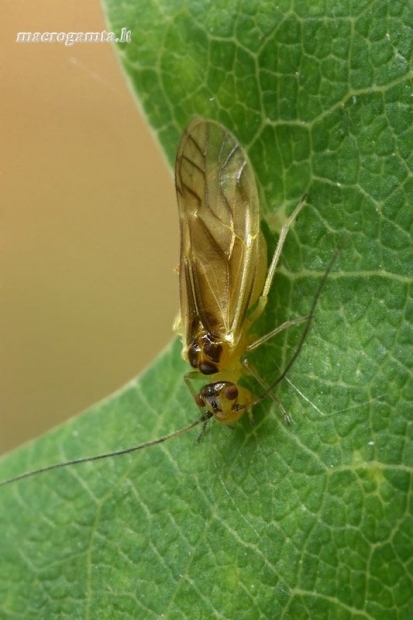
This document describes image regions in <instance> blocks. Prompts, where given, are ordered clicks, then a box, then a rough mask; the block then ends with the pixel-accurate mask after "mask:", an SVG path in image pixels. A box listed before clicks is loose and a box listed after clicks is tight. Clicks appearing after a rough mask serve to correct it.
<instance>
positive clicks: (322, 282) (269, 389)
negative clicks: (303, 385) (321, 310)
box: [251, 239, 347, 407]
mask: <svg viewBox="0 0 413 620" xmlns="http://www.w3.org/2000/svg"><path fill="white" fill-rule="evenodd" d="M346 243H347V239H344V241H343V242H342V243H341V245H340V246H339V247H338V248H337V250H336V251H335V252H334V255H333V258H332V259H331V260H330V262H329V264H328V267H327V269H326V270H325V272H324V274H323V277H322V278H321V280H320V284H319V285H318V288H317V291H316V294H315V296H314V299H313V303H312V304H311V308H310V314H309V315H308V321H306V324H305V328H304V330H303V333H302V334H301V338H300V341H299V343H298V346H297V348H296V350H295V352H294V354H293V356H292V357H291V358H290V360H289V361H288V363H287V365H286V366H285V368H284V370H283V371H282V373H281V374H280V375H279V376H278V377H277V379H276V380H275V381H274V382H273V383H271V385H269V386H268V387H267V388H266V389H265V390H264V392H263V393H262V394H261V395H260V396H259V397H258V398H256V399H255V400H254V401H253V402H252V403H251V407H253V406H254V405H257V404H258V403H260V402H261V401H262V400H263V399H264V398H266V397H267V396H269V394H270V393H271V392H272V391H273V389H274V388H275V387H276V386H277V385H278V384H279V383H281V381H282V380H283V379H284V377H285V376H286V374H287V373H288V371H289V370H290V368H291V366H292V365H293V364H294V362H295V361H296V359H297V357H298V356H299V354H300V351H301V349H302V347H303V344H304V341H305V339H306V338H307V335H308V332H309V331H310V328H311V321H312V320H313V318H314V312H315V309H316V306H317V304H318V300H319V299H320V296H321V293H322V291H323V288H324V286H325V284H326V282H327V278H328V276H329V274H330V272H331V270H332V268H333V266H334V263H335V262H336V260H337V258H338V256H339V254H340V253H341V251H342V249H343V247H344V246H345V245H346Z"/></svg>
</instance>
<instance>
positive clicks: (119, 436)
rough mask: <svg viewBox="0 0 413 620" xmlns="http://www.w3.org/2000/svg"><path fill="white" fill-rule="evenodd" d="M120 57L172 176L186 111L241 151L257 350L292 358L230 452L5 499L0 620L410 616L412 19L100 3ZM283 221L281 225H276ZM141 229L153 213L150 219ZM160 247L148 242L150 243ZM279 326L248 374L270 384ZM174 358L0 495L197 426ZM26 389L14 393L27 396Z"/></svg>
mask: <svg viewBox="0 0 413 620" xmlns="http://www.w3.org/2000/svg"><path fill="white" fill-rule="evenodd" d="M106 9H107V14H108V20H109V23H110V24H111V29H113V30H116V31H120V28H121V27H127V28H130V29H131V30H132V43H130V44H119V49H120V54H121V60H122V63H123V65H124V67H125V70H126V72H127V74H128V75H129V78H130V81H131V83H132V87H133V89H134V90H135V91H136V93H137V95H138V97H139V100H140V103H141V106H142V108H143V110H144V113H145V114H146V116H147V118H148V120H149V122H150V124H151V126H152V127H153V129H154V131H155V132H156V134H157V136H158V138H159V141H160V143H161V144H162V146H163V148H164V150H165V152H166V154H167V157H168V159H169V161H170V162H171V164H172V162H173V159H174V154H175V150H176V146H177V143H178V140H179V137H180V134H181V131H182V129H183V127H184V126H185V125H186V123H187V122H188V121H189V120H190V119H191V118H192V117H193V116H195V115H200V116H204V117H207V118H213V119H217V120H219V121H221V122H222V123H223V124H224V125H226V126H227V127H228V128H229V129H230V130H231V131H233V132H234V133H235V135H236V136H237V137H238V138H239V140H240V141H241V143H242V144H243V145H244V146H245V147H246V148H247V149H248V152H249V154H250V157H251V161H252V164H253V166H254V169H255V171H256V176H257V182H258V183H259V185H260V187H261V189H262V193H263V215H264V216H265V218H266V221H267V224H266V226H265V230H266V234H267V236H268V240H269V244H270V246H271V248H274V246H275V240H276V236H277V234H276V231H277V230H279V222H280V219H282V217H283V215H284V214H285V211H286V209H287V208H288V209H291V207H292V206H294V205H295V204H296V203H297V202H298V200H299V198H300V197H301V196H302V195H303V194H304V193H305V192H308V201H307V202H308V204H307V205H306V207H305V208H304V210H303V211H302V212H301V213H300V216H299V218H298V221H297V222H296V224H295V226H294V229H293V230H292V231H291V232H290V234H289V237H288V239H287V242H286V244H285V247H284V251H283V256H282V261H281V267H280V273H279V274H277V276H276V279H275V285H274V287H273V290H272V292H271V298H270V303H269V309H268V312H267V313H266V315H265V317H264V318H263V320H262V321H260V323H259V325H258V326H257V330H258V331H259V332H260V333H265V332H266V331H268V330H270V329H271V328H272V327H274V325H277V324H280V323H281V322H283V321H284V320H287V319H288V318H296V317H299V316H305V315H306V314H307V313H308V311H309V308H310V306H311V303H312V299H313V296H314V293H315V290H316V288H317V285H318V283H319V281H320V278H321V277H322V274H323V271H324V270H325V268H326V265H327V264H328V262H329V260H330V259H331V257H332V255H333V253H334V251H335V248H336V247H337V246H338V245H339V244H340V243H341V242H342V240H343V238H347V244H346V245H345V248H344V249H343V250H342V253H341V255H340V257H339V260H338V263H337V264H336V265H335V267H334V270H333V273H332V274H331V275H330V277H329V279H328V282H327V285H326V287H325V289H324V291H323V294H322V298H321V299H320V302H319V305H318V307H317V312H316V318H315V320H314V324H313V327H312V330H311V332H310V335H309V337H308V339H307V341H306V342H305V346H304V348H303V349H302V352H301V354H300V356H299V358H298V360H297V362H296V364H295V365H294V366H293V368H292V369H291V372H290V373H289V375H288V380H285V381H283V382H282V384H281V385H280V386H279V387H278V389H277V397H278V398H279V399H280V401H281V402H282V404H283V406H284V407H285V409H286V410H287V411H288V412H289V413H290V415H291V416H292V418H293V421H294V423H293V424H292V425H291V426H286V425H285V424H284V422H283V421H282V416H281V415H280V411H279V409H278V408H277V407H276V405H275V403H274V402H273V401H272V400H271V399H267V400H265V401H264V402H262V403H261V404H259V405H257V406H256V407H255V409H254V416H255V422H256V425H255V426H254V427H251V425H250V423H249V421H248V419H247V418H246V416H245V418H246V419H245V420H242V421H241V422H240V423H239V424H237V426H236V428H235V430H234V431H233V432H230V431H229V430H228V429H227V428H225V427H220V426H218V425H217V424H211V425H210V429H209V431H208V433H207V435H206V437H205V439H204V441H203V442H201V443H200V444H197V443H196V436H197V431H196V430H195V431H193V432H191V433H187V434H185V435H182V436H180V437H178V438H176V439H174V440H173V441H169V442H167V443H164V444H162V445H158V446H155V447H152V448H148V449H146V450H143V451H142V452H138V453H136V454H133V455H130V456H125V457H119V458H116V459H107V460H103V461H100V462H95V463H89V464H85V465H78V466H75V467H69V468H66V469H62V470H57V471H53V472H49V473H46V474H42V475H40V476H38V477H37V478H31V479H28V480H25V481H21V482H19V483H16V484H14V485H10V486H9V487H4V488H1V489H0V506H1V508H0V521H1V526H0V527H1V530H0V531H1V554H0V555H1V559H0V616H1V618H11V619H22V620H31V619H36V620H37V619H39V618H42V619H52V618H53V619H55V618H68V619H69V618H70V620H73V619H75V618H81V619H83V618H84V619H91V618H99V620H101V619H102V618H110V619H111V620H113V619H115V620H116V619H118V618H122V619H123V618H125V619H126V618H128V619H129V618H131V619H132V618H134V619H135V618H139V619H141V618H151V619H152V618H153V619H157V618H161V617H163V618H168V619H171V618H173V619H175V618H176V619H182V618H191V620H194V619H196V618H208V619H209V618H222V619H224V618H225V619H231V620H232V619H233V618H243V619H251V620H256V619H257V618H267V619H270V620H273V619H274V618H289V619H294V620H298V619H300V620H301V619H306V618H311V619H317V618H320V619H325V618H331V619H334V620H335V619H340V620H344V619H346V620H347V619H350V618H354V619H375V620H381V619H383V620H396V619H398V620H408V619H409V618H412V617H413V564H412V557H413V515H412V501H413V497H412V465H413V442H412V433H413V423H412V420H413V416H412V401H413V381H412V367H413V353H412V351H413V348H412V342H413V300H412V265H413V245H412V227H413V208H412V202H413V180H412V179H413V175H412V169H413V155H412V153H413V130H412V127H413V113H412V101H413V79H412V78H413V76H412V70H411V67H412V60H413V58H412V56H413V53H412V47H413V44H412V42H413V7H412V4H411V2H410V1H409V0H399V1H397V0H396V1H394V2H391V3H390V2H383V1H382V0H375V1H374V0H373V1H369V2H366V1H364V0H360V1H358V2H344V1H343V0H335V1H334V0H331V1H330V2H328V3H326V2H317V1H315V2H314V1H313V2H304V1H303V0H298V1H296V2H294V3H293V2H291V1H287V0H281V2H278V3H274V2H269V1H261V2H254V3H248V2H243V1H242V0H232V1H231V0H230V1H229V2H223V1H222V0H220V1H218V2H214V3H210V2H205V1H204V2H202V1H201V0H199V1H198V2H189V3H182V2H177V1H175V2H171V1H166V0H164V1H163V2H162V0H161V1H158V2H156V3H155V2H153V1H152V0H149V1H146V2H138V1H137V0H134V1H133V2H132V0H125V1H123V2H120V1H119V0H107V2H106ZM280 214H281V216H280ZM154 216H155V217H162V215H161V213H160V212H159V213H155V210H154ZM154 242H156V240H154ZM300 330H302V326H301V327H293V328H291V329H289V330H287V331H285V332H283V333H282V334H280V335H279V336H278V337H277V338H275V339H274V341H271V342H269V343H267V344H266V345H263V346H262V347H261V348H259V349H257V351H256V352H255V353H254V355H253V356H252V359H253V363H254V364H255V365H256V367H257V368H258V370H259V372H260V374H261V376H262V377H263V378H264V379H265V381H267V382H272V381H273V380H274V379H275V378H276V376H277V374H278V373H279V372H280V370H281V369H282V368H283V366H285V364H286V363H287V361H288V359H289V358H290V356H291V355H292V354H293V352H294V347H295V346H296V344H297V342H298V339H299V335H300ZM186 371H187V368H186V365H185V364H184V363H183V362H182V360H181V359H180V344H179V343H178V342H177V341H174V342H173V344H172V345H171V347H170V348H169V349H168V350H167V351H165V352H163V354H162V355H161V356H160V357H159V358H158V359H157V360H156V361H155V362H154V364H153V365H152V366H151V367H150V368H149V369H148V371H147V372H146V373H145V374H144V375H143V376H141V377H139V378H138V379H137V380H136V381H134V382H133V383H131V384H130V385H128V386H126V387H125V388H124V389H123V390H121V391H120V392H117V393H115V394H114V395H113V396H111V397H109V398H108V399H107V400H106V401H104V402H103V403H100V404H98V405H96V406H95V407H93V408H92V409H90V410H89V411H88V412H87V413H85V414H84V415H82V416H80V417H78V418H77V419H75V420H73V421H71V422H70V423H68V424H65V425H64V426H62V427H61V428H59V429H58V430H56V431H54V432H52V433H50V434H48V435H47V436H45V437H43V438H41V439H39V440H38V441H36V442H33V443H32V444H30V445H28V446H26V447H25V448H23V449H21V450H20V451H18V452H16V453H15V454H14V455H11V456H9V457H8V458H7V459H4V461H3V463H2V478H5V477H7V476H11V475H15V474H18V473H21V472H23V471H26V470H30V469H32V468H35V467H39V466H42V465H46V464H49V463H54V462H58V461H61V460H66V459H69V458H75V457H79V456H84V455H88V454H97V453H100V452H102V451H107V450H111V449H115V448H119V447H126V446H129V445H131V444H133V443H140V442H142V441H146V440H150V439H154V438H156V437H159V436H161V435H163V434H165V433H167V432H170V431H172V430H174V429H178V428H180V427H182V426H184V425H185V424H187V423H189V422H190V421H191V420H194V419H196V417H197V415H198V412H197V408H196V406H195V405H194V404H193V402H192V400H191V397H190V395H189V394H188V392H187V390H186V387H185V385H184V383H183V381H182V377H183V374H184V373H185V372H186ZM23 389H24V387H23Z"/></svg>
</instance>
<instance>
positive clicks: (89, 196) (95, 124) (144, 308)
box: [0, 0, 178, 452]
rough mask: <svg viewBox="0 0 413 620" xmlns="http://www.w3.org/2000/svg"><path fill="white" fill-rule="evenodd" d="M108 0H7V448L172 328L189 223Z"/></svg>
mask: <svg viewBox="0 0 413 620" xmlns="http://www.w3.org/2000/svg"><path fill="white" fill-rule="evenodd" d="M105 28H106V24H105V22H104V19H103V14H102V11H101V8H100V5H99V3H98V1H97V0H93V2H90V3H82V2H81V1H80V0H64V1H63V0H49V1H45V0H36V2H33V1H32V0H20V1H19V2H5V1H4V0H3V2H2V20H1V25H0V37H1V38H0V40H1V42H2V43H1V46H2V50H1V51H2V67H1V85H2V95H1V103H0V106H1V113H0V124H1V125H0V126H1V144H2V149H1V154H0V174H1V185H0V187H1V194H2V197H1V220H0V251H1V264H2V269H1V295H2V302H1V334H0V338H1V342H0V347H1V349H0V355H1V369H2V370H1V374H0V376H1V379H0V381H1V384H0V392H1V410H0V451H1V452H4V451H6V450H9V449H11V448H12V447H13V446H14V445H17V444H19V443H21V442H23V441H26V440H28V439H30V438H31V437H34V436H36V435H38V434H40V433H42V432H43V431H45V430H46V429H47V428H49V427H50V426H54V425H56V424H57V423H58V422H60V421H61V420H63V419H65V418H67V417H69V416H71V415H73V414H75V413H77V412H79V411H81V410H82V409H84V408H85V407H87V406H89V405H91V404H93V403H94V402H96V401H97V400H99V399H101V398H103V397H105V396H106V395H108V394H110V393H111V392H112V391H113V390H115V389H116V388H119V387H120V386H121V385H122V384H123V383H125V382H126V381H128V380H129V379H130V378H132V377H133V376H135V375H136V374H137V373H138V372H139V371H140V370H142V369H143V368H144V367H145V366H146V365H147V364H148V363H149V362H150V361H151V359H152V358H153V356H154V355H155V354H156V353H157V352H159V350H160V349H161V348H162V347H163V346H164V345H165V344H166V343H167V342H168V341H169V340H170V338H171V326H172V321H173V318H174V315H175V313H176V311H177V307H178V305H177V304H178V291H177V281H176V275H175V274H174V272H173V268H174V266H175V265H176V263H177V260H178V223H177V217H176V205H175V197H174V189H173V180H172V176H171V173H170V171H169V170H168V168H167V166H166V163H165V162H164V160H163V157H162V155H161V153H160V150H159V148H158V146H157V145H156V143H155V140H154V138H153V136H152V135H151V133H150V131H149V129H148V128H147V127H146V125H145V123H144V121H143V119H142V118H141V116H140V114H139V112H138V110H137V108H136V106H135V104H134V102H133V99H132V96H131V94H130V92H129V90H128V86H127V84H126V82H125V79H124V78H123V76H122V73H121V70H120V68H119V65H118V63H117V60H116V57H115V53H114V49H113V48H112V46H111V45H110V44H104V43H93V44H77V45H73V46H71V47H65V46H64V44H61V43H38V44H29V43H25V44H17V43H16V42H15V39H16V34H17V32H19V31H40V32H44V31H58V32H59V31H100V30H103V29H105Z"/></svg>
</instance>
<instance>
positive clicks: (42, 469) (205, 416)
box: [0, 412, 212, 487]
mask: <svg viewBox="0 0 413 620" xmlns="http://www.w3.org/2000/svg"><path fill="white" fill-rule="evenodd" d="M211 417H212V414H210V413H209V412H206V413H204V414H203V415H202V416H201V417H200V418H198V419H197V420H195V421H194V422H191V423H190V424H187V425H186V426H184V427H183V428H181V429H179V430H178V431H174V432H173V433H169V434H168V435H164V436H163V437H159V438H158V439H153V440H152V441H146V442H145V443H141V444H138V445H137V446H132V447H131V448H123V449H121V450H114V451H113V452H105V453H103V454H97V455H96V456H85V457H82V458H79V459H72V460H70V461H64V462H63V463H55V464H54V465H47V466H46V467H39V468H38V469H33V470H32V471H28V472H26V473H25V474H20V475H19V476H13V477H12V478H7V479H6V480H2V481H1V482H0V487H2V486H5V485H6V484H11V483H12V482H17V481H18V480H24V479H25V478H30V477H31V476H36V475H37V474H42V473H44V472H46V471H51V470H52V469H60V468H61V467H68V466H69V465H79V463H90V462H91V461H99V460H100V459H105V458H107V457H111V456H123V455H124V454H130V453H131V452H137V451H138V450H143V448H149V447H150V446H156V445H157V444H158V443H163V442H164V441H168V440H169V439H173V438H174V437H179V435H182V434H183V433H186V432H187V431H190V430H191V429H192V428H195V426H198V424H202V423H203V422H206V421H207V420H209V418H211Z"/></svg>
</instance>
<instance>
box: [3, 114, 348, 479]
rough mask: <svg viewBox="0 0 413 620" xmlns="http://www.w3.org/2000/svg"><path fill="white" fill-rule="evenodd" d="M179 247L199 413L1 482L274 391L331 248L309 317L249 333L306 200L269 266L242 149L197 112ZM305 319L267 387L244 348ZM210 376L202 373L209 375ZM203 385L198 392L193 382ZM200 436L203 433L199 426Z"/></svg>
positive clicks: (224, 413) (233, 416)
mask: <svg viewBox="0 0 413 620" xmlns="http://www.w3.org/2000/svg"><path fill="white" fill-rule="evenodd" d="M175 182H176V193H177V200H178V210H179V221H180V232H181V250H180V267H179V283H180V313H179V316H178V318H177V320H176V322H175V331H177V332H178V333H179V334H180V335H181V337H182V345H183V348H182V357H183V358H184V360H186V361H187V362H189V364H190V366H191V367H192V370H191V371H190V372H188V373H187V374H186V375H185V382H186V384H187V386H188V388H189V390H190V391H191V394H192V395H193V397H194V399H195V402H196V404H197V405H198V407H199V408H200V410H201V415H200V416H199V417H198V418H197V419H196V420H195V421H193V422H191V423H190V424H188V425H187V426H185V427H183V428H181V429H179V430H177V431H174V432H172V433H170V434H169V435H164V436H163V437H160V438H158V439H154V440H153V441H149V442H145V443H143V444H139V445H136V446H132V447H130V448H125V449H121V450H117V451H114V452H110V453H105V454H99V455H97V456H92V457H84V458H78V459H73V460H71V461H66V462H64V463H56V464H53V465H49V466H46V467H42V468H40V469H37V470H34V471H31V472H27V473H24V474H21V475H19V476H16V477H14V478H12V479H9V480H6V481H4V482H1V483H0V485H2V484H8V483H10V482H15V481H17V480H21V479H23V478H27V477H29V476H33V475H36V474H39V473H42V472H45V471H50V470H52V469H57V468H60V467H66V466H68V465H75V464H78V463H84V462H87V461H94V460H98V459H102V458H107V457H109V456H119V455H122V454H128V453H130V452H134V451H137V450H140V449H143V448H147V447H149V446H152V445H156V444H159V443H162V442H164V441H167V440H169V439H172V438H174V437H178V436H179V435H182V434H183V433H186V432H187V431H189V430H190V429H192V428H194V427H195V426H197V425H199V424H203V431H204V430H205V426H206V423H207V422H208V420H210V419H211V418H215V419H216V420H217V421H218V422H220V423H222V424H231V423H233V422H235V421H237V420H238V419H239V418H240V417H241V416H242V415H243V414H244V413H245V412H248V414H249V415H251V410H252V408H253V406H254V405H256V404H257V403H258V402H260V401H261V400H263V399H264V398H266V397H267V396H269V395H271V396H272V397H273V398H274V399H275V400H276V402H277V403H278V405H279V406H280V407H281V409H282V411H283V412H284V415H285V417H286V419H287V420H288V416H287V414H286V412H285V411H284V410H283V408H282V405H281V403H279V401H278V400H277V399H276V397H275V396H274V395H273V389H274V387H275V386H276V385H277V384H278V383H280V382H281V381H282V379H283V378H284V377H285V375H286V374H287V372H288V370H289V369H290V368H291V366H292V364H293V363H294V361H295V360H296V358H297V356H298V354H299V352H300V350H301V347H302V344H303V343H304V340H305V338H306V336H307V333H308V330H309V328H310V319H311V318H312V316H313V314H314V310H315V307H316V304H317V301H318V298H319V296H320V294H321V290H322V288H323V286H324V284H325V282H326V279H327V276H328V274H329V272H330V271H331V268H332V266H333V263H334V261H335V259H336V257H337V254H338V252H336V254H335V255H334V257H333V259H332V261H331V262H330V265H329V266H328V268H327V270H326V271H325V273H324V275H323V277H322V279H321V282H320V284H319V287H318V289H317V292H316V294H315V297H314V300H313V304H312V307H311V308H310V312H309V315H308V316H306V317H303V318H299V319H295V320H291V321H287V322H285V323H283V324H282V325H279V326H278V327H276V328H275V329H273V330H272V331H271V332H270V333H268V334H266V335H265V336H263V337H261V338H259V339H257V340H252V339H251V327H252V326H253V324H254V323H255V321H256V320H257V319H258V317H259V316H260V315H261V314H262V312H263V311H264V308H265V306H266V303H267V298H268V293H269V290H270V288H271V284H272V281H273V278H274V275H275V271H276V268H277V265H278V262H279V259H280V256H281V252H282V249H283V245H284V242H285V239H286V236H287V233H288V231H289V229H290V227H291V226H292V224H293V223H294V221H295V219H296V217H297V215H298V214H299V212H300V211H301V209H302V208H303V206H304V204H305V197H303V198H302V199H301V201H300V202H299V203H298V205H297V206H296V207H295V209H294V210H293V212H292V214H291V215H290V216H289V217H288V218H287V219H286V221H285V223H284V225H283V226H282V228H281V231H280V235H279V239H278V244H277V247H276V249H275V252H274V256H273V258H272V261H271V263H270V266H269V268H268V269H267V247H266V242H265V239H264V236H263V234H262V232H261V230H260V210H259V198H258V189H257V185H256V181H255V177H254V173H253V169H252V166H251V164H250V162H249V159H248V156H247V154H246V152H245V150H244V149H243V148H242V146H241V145H240V143H239V142H238V141H237V139H236V138H235V137H234V136H233V134H232V133H230V132H229V131H228V130H227V129H226V128H225V127H224V126H223V125H221V124H219V123H217V122H215V121H211V120H205V119H202V118H196V119H194V120H192V121H191V122H190V123H189V125H188V127H187V128H186V130H185V131H184V134H183V137H182V139H181V142H180V145H179V147H178V152H177V156H176V165H175ZM301 322H305V323H306V325H305V328H304V330H303V333H302V335H301V339H300V342H299V344H298V347H297V349H296V351H295V353H294V354H293V356H292V357H291V359H290V360H289V362H288V363H287V365H286V366H285V368H284V370H283V372H282V373H281V375H279V376H278V377H277V379H276V380H275V381H274V382H273V383H272V384H271V385H269V386H266V385H264V383H263V381H262V380H261V378H260V377H259V376H258V374H257V373H256V372H255V370H254V368H253V367H252V366H251V365H250V364H249V363H248V361H247V359H246V356H247V354H248V353H249V352H250V351H252V350H253V349H256V348H257V347H258V346H260V345H261V344H263V343H264V342H266V341H267V340H269V339H270V338H272V337H273V336H275V335H276V334H278V333H279V332H281V331H283V330H284V329H286V328H288V327H290V326H292V325H295V324H298V323H301ZM244 375H249V376H252V377H254V378H255V379H256V380H257V381H258V383H259V384H260V385H261V386H262V389H263V392H262V393H261V394H260V395H259V396H258V397H254V396H253V395H252V393H251V392H250V391H249V390H248V389H247V388H245V387H243V386H241V385H240V383H239V381H240V379H241V378H242V377H243V376H244ZM207 378H208V381H207ZM199 379H204V380H205V381H206V383H205V385H204V386H203V387H202V388H201V389H200V391H196V390H195V388H194V386H193V382H194V381H197V380H199ZM201 434H202V433H201Z"/></svg>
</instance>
